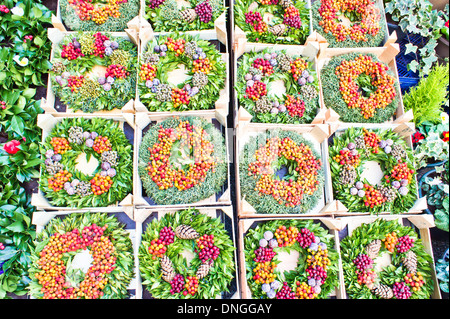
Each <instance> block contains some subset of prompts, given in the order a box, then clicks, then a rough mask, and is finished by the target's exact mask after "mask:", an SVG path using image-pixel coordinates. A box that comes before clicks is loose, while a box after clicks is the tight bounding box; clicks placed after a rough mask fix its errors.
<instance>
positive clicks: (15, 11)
mask: <svg viewBox="0 0 450 319" xmlns="http://www.w3.org/2000/svg"><path fill="white" fill-rule="evenodd" d="M11 12H12V14H15V15H16V16H19V17H21V16H23V14H24V11H23V9H22V8H21V7H18V6H15V7H14V8H12V9H11Z"/></svg>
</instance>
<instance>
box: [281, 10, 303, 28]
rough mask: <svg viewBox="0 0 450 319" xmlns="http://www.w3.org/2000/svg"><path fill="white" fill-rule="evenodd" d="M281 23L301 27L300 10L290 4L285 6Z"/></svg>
mask: <svg viewBox="0 0 450 319" xmlns="http://www.w3.org/2000/svg"><path fill="white" fill-rule="evenodd" d="M283 23H284V24H286V25H288V26H290V27H292V28H295V29H300V28H301V27H302V20H301V19H300V11H299V10H298V9H297V8H296V7H294V6H292V5H291V6H289V7H287V8H286V10H285V11H284V15H283Z"/></svg>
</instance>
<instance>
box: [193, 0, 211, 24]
mask: <svg viewBox="0 0 450 319" xmlns="http://www.w3.org/2000/svg"><path fill="white" fill-rule="evenodd" d="M195 13H197V15H198V18H199V20H200V21H201V22H203V23H208V22H209V21H211V19H212V6H211V4H210V3H209V1H208V0H206V1H203V2H202V3H199V4H198V5H197V6H196V7H195Z"/></svg>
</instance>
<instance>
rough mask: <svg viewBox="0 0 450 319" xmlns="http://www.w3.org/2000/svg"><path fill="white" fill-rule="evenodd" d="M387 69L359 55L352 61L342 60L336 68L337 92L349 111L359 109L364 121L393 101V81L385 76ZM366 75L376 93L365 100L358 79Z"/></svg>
mask: <svg viewBox="0 0 450 319" xmlns="http://www.w3.org/2000/svg"><path fill="white" fill-rule="evenodd" d="M388 70H389V68H388V67H387V66H386V65H384V64H382V63H381V62H376V61H373V58H372V57H371V56H368V55H362V54H360V55H359V56H358V57H356V58H355V59H353V60H350V61H347V60H343V61H342V62H341V64H340V65H339V66H337V67H336V72H335V73H336V75H337V77H338V78H339V91H340V92H341V95H342V99H343V100H344V102H345V103H346V104H347V106H348V107H349V108H350V109H354V108H359V109H361V114H362V115H363V117H364V118H365V119H369V118H371V117H373V116H374V115H375V111H376V110H377V109H384V108H385V107H386V106H388V105H389V104H390V103H392V101H393V100H394V97H395V96H396V94H397V93H396V91H395V87H394V83H395V79H394V77H393V76H391V75H389V74H387V71H388ZM361 74H367V75H368V76H370V77H371V78H372V85H373V86H375V87H376V91H375V92H373V93H371V94H370V96H369V97H368V98H366V97H365V96H364V95H363V94H362V93H361V92H360V90H359V84H358V81H357V79H358V77H359V76H360V75H361Z"/></svg>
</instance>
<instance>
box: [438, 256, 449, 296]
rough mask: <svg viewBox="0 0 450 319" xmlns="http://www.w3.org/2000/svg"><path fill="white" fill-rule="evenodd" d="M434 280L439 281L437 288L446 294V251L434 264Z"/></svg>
mask: <svg viewBox="0 0 450 319" xmlns="http://www.w3.org/2000/svg"><path fill="white" fill-rule="evenodd" d="M436 278H437V279H438V280H439V288H441V290H442V291H443V292H445V293H446V294H448V249H447V251H446V252H445V253H444V255H443V256H442V258H441V259H439V260H438V261H437V262H436Z"/></svg>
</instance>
